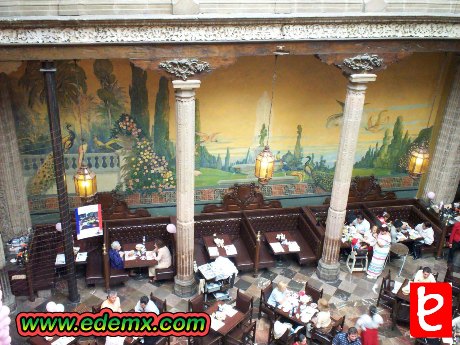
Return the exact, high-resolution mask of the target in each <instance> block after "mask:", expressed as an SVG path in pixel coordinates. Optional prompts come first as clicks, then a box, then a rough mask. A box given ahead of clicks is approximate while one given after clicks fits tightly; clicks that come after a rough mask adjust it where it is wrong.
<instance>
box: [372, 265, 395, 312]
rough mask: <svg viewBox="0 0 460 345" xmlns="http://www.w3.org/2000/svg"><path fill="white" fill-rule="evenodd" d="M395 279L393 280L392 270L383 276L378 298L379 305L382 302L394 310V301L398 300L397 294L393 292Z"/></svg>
mask: <svg viewBox="0 0 460 345" xmlns="http://www.w3.org/2000/svg"><path fill="white" fill-rule="evenodd" d="M394 285H395V281H394V280H391V272H390V271H388V274H387V275H386V276H385V277H383V279H382V283H381V284H380V290H379V297H378V298H377V307H378V306H379V305H380V304H382V306H383V307H385V308H386V309H390V310H393V307H394V303H395V302H396V295H395V294H394V293H393V292H392V290H393V289H394Z"/></svg>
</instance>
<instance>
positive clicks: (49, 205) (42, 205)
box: [29, 176, 418, 213]
mask: <svg viewBox="0 0 460 345" xmlns="http://www.w3.org/2000/svg"><path fill="white" fill-rule="evenodd" d="M378 180H379V183H380V185H381V187H382V189H384V190H392V189H397V188H410V187H417V186H418V181H417V180H414V179H412V178H410V177H409V176H398V177H382V178H379V179H378ZM261 191H262V193H263V194H264V196H265V198H267V199H276V198H279V197H285V196H298V197H299V198H300V197H303V196H308V195H315V193H319V191H315V190H314V187H313V186H311V185H309V184H308V183H297V184H276V185H266V186H262V187H261ZM227 192H228V188H203V189H196V190H195V202H201V203H206V202H209V203H217V202H220V201H221V200H222V197H223V196H224V195H225V194H226V193H227ZM69 199H70V200H69V201H70V207H71V208H75V207H78V206H80V199H79V198H78V197H77V196H75V195H70V196H69ZM124 199H125V201H126V202H127V203H128V205H129V206H133V207H137V206H139V205H149V206H159V205H165V204H168V205H174V204H175V202H176V191H175V190H170V191H165V192H163V193H154V194H145V195H142V194H139V193H135V194H126V195H125V196H124ZM29 209H30V212H31V213H35V212H42V211H54V210H57V209H58V200H57V196H55V195H44V196H36V197H29Z"/></svg>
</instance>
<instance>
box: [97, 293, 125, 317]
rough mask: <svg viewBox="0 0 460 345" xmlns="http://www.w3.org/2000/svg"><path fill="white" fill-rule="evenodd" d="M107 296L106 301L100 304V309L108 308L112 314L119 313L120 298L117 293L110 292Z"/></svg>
mask: <svg viewBox="0 0 460 345" xmlns="http://www.w3.org/2000/svg"><path fill="white" fill-rule="evenodd" d="M107 295H108V296H107V299H106V300H105V301H104V302H102V304H101V309H104V308H109V309H111V310H112V311H113V312H114V313H121V305H120V297H118V294H117V292H116V291H113V290H110V291H109V293H108V294H107Z"/></svg>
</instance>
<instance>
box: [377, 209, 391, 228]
mask: <svg viewBox="0 0 460 345" xmlns="http://www.w3.org/2000/svg"><path fill="white" fill-rule="evenodd" d="M377 219H378V220H379V221H380V223H382V225H383V224H387V225H388V223H390V214H389V213H388V212H385V211H384V212H383V213H382V215H381V216H380V217H377Z"/></svg>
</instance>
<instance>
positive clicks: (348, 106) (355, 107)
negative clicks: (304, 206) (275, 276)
mask: <svg viewBox="0 0 460 345" xmlns="http://www.w3.org/2000/svg"><path fill="white" fill-rule="evenodd" d="M376 78H377V76H376V75H375V74H352V75H351V76H350V77H349V83H348V86H347V95H346V98H345V107H344V113H343V124H342V130H341V132H340V145H339V151H338V157H337V164H336V167H335V172H334V182H333V186H332V194H331V204H330V207H329V211H328V214H327V220H326V235H325V238H324V245H323V254H322V257H321V260H320V262H319V265H318V276H319V277H320V278H321V279H323V280H326V281H335V280H337V279H338V275H339V271H340V265H339V261H338V259H339V252H340V239H341V237H342V228H343V224H344V221H345V215H346V209H347V200H348V192H349V189H350V183H351V175H352V171H353V163H354V161H355V152H356V144H357V142H358V133H359V127H360V123H361V117H362V113H363V108H364V99H365V93H366V88H367V86H366V83H368V82H371V81H375V79H376Z"/></svg>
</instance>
